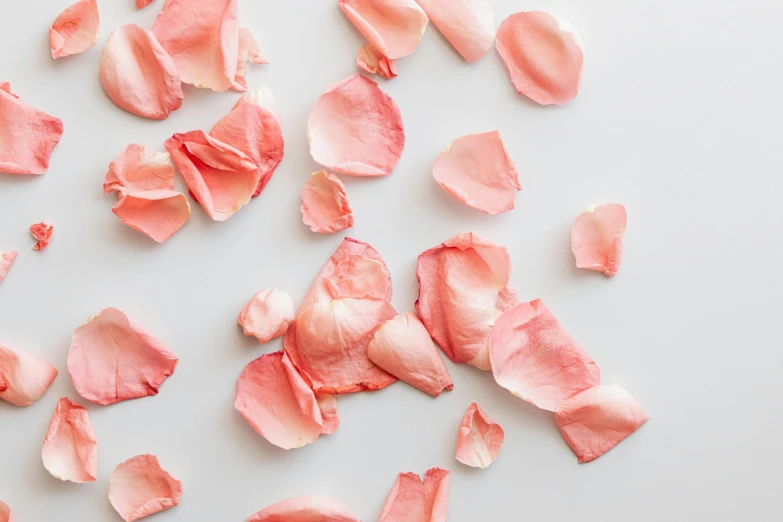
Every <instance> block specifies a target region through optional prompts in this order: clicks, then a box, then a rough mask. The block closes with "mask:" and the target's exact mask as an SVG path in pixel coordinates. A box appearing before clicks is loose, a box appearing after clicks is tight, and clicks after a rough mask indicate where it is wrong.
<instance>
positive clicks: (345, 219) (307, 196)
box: [300, 170, 353, 234]
mask: <svg viewBox="0 0 783 522" xmlns="http://www.w3.org/2000/svg"><path fill="white" fill-rule="evenodd" d="M300 210H301V211H302V219H303V221H304V224H305V225H307V226H308V227H310V230H312V231H313V232H318V233H321V234H332V233H334V232H337V231H338V230H345V229H346V228H351V227H352V226H353V210H351V204H350V203H349V202H348V193H347V192H346V191H345V185H343V182H342V181H340V178H338V177H337V176H335V175H334V174H329V173H328V172H326V171H325V170H319V171H318V172H314V173H313V174H312V175H311V176H310V179H309V180H308V181H307V183H305V185H304V187H302V205H301V207H300Z"/></svg>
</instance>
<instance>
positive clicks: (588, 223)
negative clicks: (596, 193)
mask: <svg viewBox="0 0 783 522" xmlns="http://www.w3.org/2000/svg"><path fill="white" fill-rule="evenodd" d="M627 217H628V216H627V215H626V213H625V207H624V206H622V205H621V204H619V203H607V204H605V205H598V206H595V205H593V206H592V207H590V208H588V209H586V210H585V211H584V212H582V213H581V214H579V215H578V216H577V217H576V219H575V220H574V226H573V228H572V229H571V250H572V251H573V252H574V257H575V258H576V266H577V267H579V268H587V269H590V270H597V271H598V272H603V273H604V274H606V275H608V276H609V277H613V276H614V275H615V274H617V270H619V269H620V261H622V254H623V235H624V234H625V223H626V220H627Z"/></svg>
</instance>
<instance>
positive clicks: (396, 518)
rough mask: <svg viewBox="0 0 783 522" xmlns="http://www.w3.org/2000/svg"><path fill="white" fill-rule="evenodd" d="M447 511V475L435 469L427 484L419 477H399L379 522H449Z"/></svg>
mask: <svg viewBox="0 0 783 522" xmlns="http://www.w3.org/2000/svg"><path fill="white" fill-rule="evenodd" d="M448 509H449V472H448V471H446V470H445V469H440V468H432V469H431V470H429V471H427V473H426V474H425V475H424V481H422V480H421V479H419V476H418V475H417V474H416V473H400V475H399V477H398V478H397V482H396V483H395V484H394V487H393V488H392V490H391V492H390V493H389V496H388V497H386V504H385V505H384V506H383V511H382V512H381V518H380V520H379V522H446V515H447V513H448Z"/></svg>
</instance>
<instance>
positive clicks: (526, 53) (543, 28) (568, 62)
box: [496, 11, 584, 105]
mask: <svg viewBox="0 0 783 522" xmlns="http://www.w3.org/2000/svg"><path fill="white" fill-rule="evenodd" d="M496 47H497V49H498V53H500V57H501V58H503V61H504V62H505V63H506V67H507V68H508V74H509V76H511V81H512V82H513V83H514V86H515V87H516V88H517V91H519V92H520V93H522V94H524V95H525V96H527V97H528V98H530V99H531V100H533V101H535V102H538V103H540V104H541V105H551V104H555V105H562V104H564V103H566V102H569V101H571V100H572V99H574V97H575V96H576V95H577V93H578V92H579V83H580V81H581V79H582V63H583V61H584V53H583V52H582V42H581V40H580V39H579V35H578V34H577V32H576V29H575V28H574V26H573V25H571V24H570V23H569V22H567V21H565V20H563V19H562V18H559V17H557V16H555V15H553V14H551V13H544V12H541V11H531V12H522V13H514V14H512V15H511V16H509V17H508V18H506V19H505V20H503V22H502V23H501V24H500V27H499V28H498V34H497V45H496Z"/></svg>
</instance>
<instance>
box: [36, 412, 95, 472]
mask: <svg viewBox="0 0 783 522" xmlns="http://www.w3.org/2000/svg"><path fill="white" fill-rule="evenodd" d="M41 458H42V459H43V465H44V467H45V468H46V470H47V471H48V472H49V473H51V475H52V476H53V477H56V478H58V479H60V480H70V481H71V482H76V483H85V482H95V477H96V476H97V473H98V443H97V442H96V441H95V432H94V431H93V429H92V423H91V422H90V416H89V415H88V413H87V410H86V409H85V408H84V407H83V406H81V405H79V404H76V403H73V402H71V401H70V400H68V399H67V398H65V397H63V398H62V399H60V400H59V402H58V403H57V407H56V408H55V410H54V415H53V416H52V421H51V423H50V424H49V430H48V431H47V433H46V438H45V439H44V443H43V448H42V450H41Z"/></svg>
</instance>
